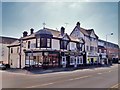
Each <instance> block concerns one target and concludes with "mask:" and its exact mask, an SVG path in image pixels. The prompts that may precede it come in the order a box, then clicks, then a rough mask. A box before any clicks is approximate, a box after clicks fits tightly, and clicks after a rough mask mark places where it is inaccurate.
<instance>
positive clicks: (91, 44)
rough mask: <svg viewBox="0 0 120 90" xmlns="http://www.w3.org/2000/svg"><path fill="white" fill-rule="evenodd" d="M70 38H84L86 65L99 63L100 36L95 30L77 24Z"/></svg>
mask: <svg viewBox="0 0 120 90" xmlns="http://www.w3.org/2000/svg"><path fill="white" fill-rule="evenodd" d="M70 36H73V37H76V38H82V39H83V40H84V41H85V46H84V58H83V59H84V64H95V63H99V56H98V36H97V35H96V34H95V31H94V30H93V29H84V28H81V26H80V23H79V22H77V24H76V26H75V28H74V29H73V31H72V32H71V34H70Z"/></svg>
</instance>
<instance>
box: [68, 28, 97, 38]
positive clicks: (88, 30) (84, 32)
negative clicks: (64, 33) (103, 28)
mask: <svg viewBox="0 0 120 90" xmlns="http://www.w3.org/2000/svg"><path fill="white" fill-rule="evenodd" d="M75 28H78V29H79V30H80V31H81V32H82V33H83V34H84V35H86V36H90V34H91V32H92V31H93V32H94V29H85V28H82V27H78V26H75ZM75 28H74V29H73V31H74V30H75ZM73 31H72V32H73ZM72 32H71V34H72ZM71 34H70V35H71ZM95 36H96V37H97V38H98V36H97V35H96V34H95Z"/></svg>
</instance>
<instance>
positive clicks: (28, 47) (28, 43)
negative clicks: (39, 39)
mask: <svg viewBox="0 0 120 90" xmlns="http://www.w3.org/2000/svg"><path fill="white" fill-rule="evenodd" d="M29 48H30V41H28V49H29Z"/></svg>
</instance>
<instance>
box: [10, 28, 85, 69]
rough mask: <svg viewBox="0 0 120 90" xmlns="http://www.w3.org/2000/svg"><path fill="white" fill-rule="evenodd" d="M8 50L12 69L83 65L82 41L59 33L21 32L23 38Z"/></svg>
mask: <svg viewBox="0 0 120 90" xmlns="http://www.w3.org/2000/svg"><path fill="white" fill-rule="evenodd" d="M8 48H9V64H10V66H11V67H12V68H24V67H36V68H39V67H45V66H47V67H70V66H74V67H77V66H80V65H82V64H83V54H82V53H83V50H84V40H83V39H81V38H79V39H78V38H76V37H73V36H70V35H68V34H67V33H65V28H64V27H61V30H60V31H57V30H53V29H48V28H43V29H40V30H38V31H37V32H34V29H30V34H29V35H28V32H27V31H24V32H23V37H21V38H20V39H19V40H17V41H15V42H14V43H12V44H11V45H9V46H8Z"/></svg>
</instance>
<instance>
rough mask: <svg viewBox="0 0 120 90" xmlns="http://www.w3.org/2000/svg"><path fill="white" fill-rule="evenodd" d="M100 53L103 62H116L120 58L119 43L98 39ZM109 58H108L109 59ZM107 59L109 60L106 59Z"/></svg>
mask: <svg viewBox="0 0 120 90" xmlns="http://www.w3.org/2000/svg"><path fill="white" fill-rule="evenodd" d="M98 53H99V55H100V57H101V58H100V59H101V60H102V62H103V61H104V62H106V64H108V63H109V62H110V61H111V60H112V61H113V62H116V61H117V60H118V59H119V55H118V54H119V46H118V45H117V44H114V43H111V42H106V41H104V40H100V39H99V40H98ZM107 59H108V60H107ZM105 60H107V61H105Z"/></svg>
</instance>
